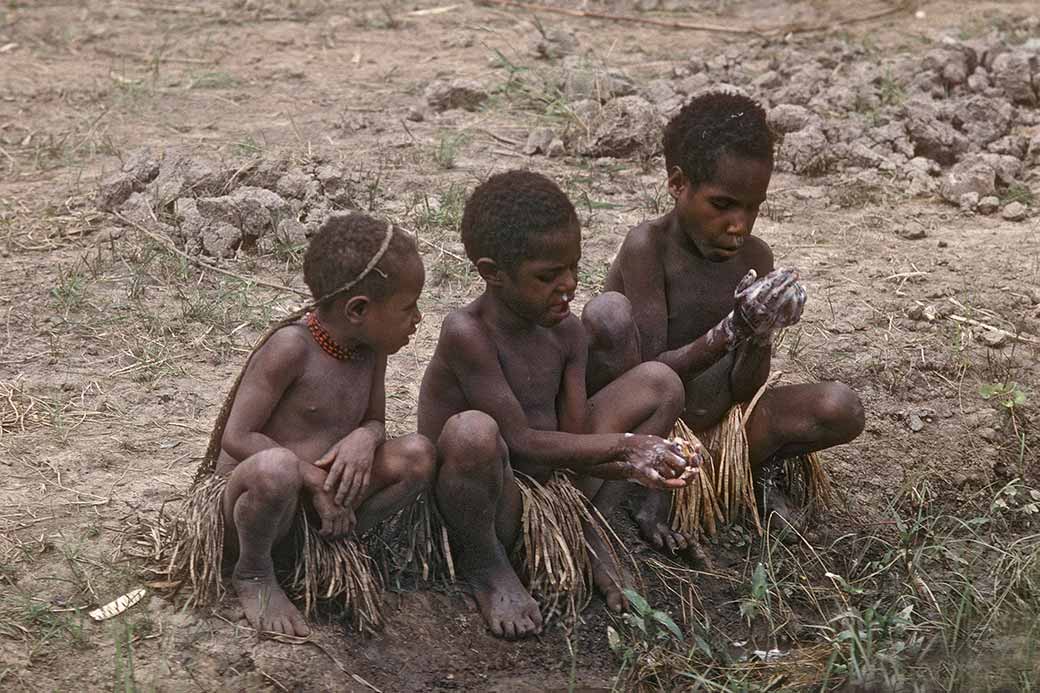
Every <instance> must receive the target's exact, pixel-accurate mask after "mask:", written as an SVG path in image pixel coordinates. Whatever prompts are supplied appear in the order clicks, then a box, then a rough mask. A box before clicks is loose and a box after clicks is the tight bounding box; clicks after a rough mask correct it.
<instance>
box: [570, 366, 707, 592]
mask: <svg viewBox="0 0 1040 693" xmlns="http://www.w3.org/2000/svg"><path fill="white" fill-rule="evenodd" d="M683 400H684V395H683V387H682V381H680V380H679V376H678V375H676V374H675V372H674V371H673V370H672V369H671V368H669V367H668V366H665V365H664V364H662V363H657V362H649V363H643V364H640V365H638V366H636V367H635V368H631V369H629V370H628V371H626V372H625V374H624V375H622V376H621V377H620V378H617V379H616V380H614V381H613V382H611V383H610V384H608V385H607V386H606V387H604V388H603V389H602V390H600V391H599V392H598V393H597V394H596V395H595V396H593V397H592V398H591V399H590V400H589V409H590V419H589V429H590V432H591V433H622V432H628V433H643V434H649V435H657V436H667V435H668V434H669V433H670V432H671V429H672V426H674V425H675V420H676V419H677V418H678V417H679V414H680V413H681V412H682V406H683ZM579 488H581V490H582V491H583V492H585V494H586V495H587V496H588V497H589V498H591V499H592V503H593V505H595V506H596V509H597V510H599V511H600V513H601V514H603V515H604V516H607V515H608V514H610V513H611V512H612V511H613V510H614V508H615V507H616V506H617V504H618V503H619V502H621V500H622V498H623V497H624V495H625V494H626V493H629V492H630V491H631V490H632V484H630V483H629V482H627V481H607V482H604V481H602V480H600V479H593V478H589V477H585V478H582V479H580V480H579ZM650 497H651V498H652V499H655V500H656V499H658V497H660V501H659V503H660V504H662V505H663V507H664V520H663V524H662V522H660V521H658V519H657V518H656V517H654V518H653V521H652V522H651V521H650V520H648V519H646V518H645V517H644V518H643V519H640V518H641V517H643V509H642V508H641V509H640V511H639V513H637V521H638V522H639V525H640V529H641V530H643V533H644V536H646V535H647V534H649V532H648V531H647V527H646V526H649V527H650V528H651V529H652V531H656V532H657V537H658V542H657V546H668V547H669V548H672V549H673V550H677V549H684V548H686V546H687V540H686V538H685V537H684V536H683V535H681V534H678V533H675V532H672V531H671V528H670V527H669V525H668V512H669V510H670V507H671V506H670V502H671V492H651V494H650ZM655 508H656V506H655ZM645 525H646V526H645ZM650 536H651V537H652V536H654V535H653V534H650ZM586 537H587V539H588V540H589V542H590V543H591V544H592V546H593V548H594V549H595V550H596V553H597V554H598V556H599V559H598V560H597V564H596V566H595V568H596V572H595V574H594V577H595V579H596V585H597V587H599V589H600V591H602V592H603V594H604V596H605V597H606V599H607V604H608V605H609V606H610V607H611V608H613V609H615V610H618V609H621V608H622V606H623V605H624V598H623V597H622V595H621V591H620V589H621V587H622V586H623V584H624V582H625V579H624V577H623V576H622V574H621V566H618V565H616V564H615V563H614V561H613V559H612V557H611V556H610V552H609V551H607V550H605V549H606V547H603V549H604V550H599V548H597V547H598V546H599V545H600V541H601V540H600V537H599V533H598V532H595V531H592V529H591V528H587V531H586ZM673 547H674V548H673Z"/></svg>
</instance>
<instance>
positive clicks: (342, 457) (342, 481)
mask: <svg viewBox="0 0 1040 693" xmlns="http://www.w3.org/2000/svg"><path fill="white" fill-rule="evenodd" d="M385 441H386V354H377V355H376V363H375V367H374V368H373V369H372V386H371V388H370V390H369V396H368V409H366V410H365V415H364V419H363V420H362V422H361V425H360V426H358V427H357V428H355V429H354V430H353V431H351V432H350V433H349V434H348V435H347V436H346V437H345V438H343V439H342V440H340V441H339V442H338V443H336V444H335V445H333V446H332V447H331V448H330V449H329V451H328V452H326V453H325V454H324V455H322V456H321V458H320V459H318V460H317V461H316V462H315V463H314V465H315V466H316V467H320V468H322V469H326V470H327V471H328V476H327V477H325V482H324V484H323V489H324V491H325V492H326V493H331V492H333V491H335V494H336V496H335V498H336V503H337V504H338V505H340V506H343V507H349V508H354V507H356V506H357V505H358V504H359V503H360V501H361V500H362V499H363V498H364V497H365V492H366V491H367V490H368V484H369V481H370V480H371V478H372V462H373V461H374V460H375V456H376V448H378V447H379V446H380V445H382V444H383V443H384V442H385Z"/></svg>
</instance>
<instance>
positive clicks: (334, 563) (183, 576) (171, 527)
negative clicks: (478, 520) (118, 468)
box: [156, 474, 451, 631]
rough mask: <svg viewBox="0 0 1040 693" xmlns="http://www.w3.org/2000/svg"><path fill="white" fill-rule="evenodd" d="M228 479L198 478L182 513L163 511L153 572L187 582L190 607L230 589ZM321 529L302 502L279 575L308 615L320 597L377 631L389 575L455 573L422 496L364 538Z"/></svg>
mask: <svg viewBox="0 0 1040 693" xmlns="http://www.w3.org/2000/svg"><path fill="white" fill-rule="evenodd" d="M227 482H228V478H227V477H221V476H217V475H215V474H211V475H208V476H205V477H202V478H200V479H199V480H198V481H196V483H195V484H193V485H192V487H191V489H190V490H189V492H188V496H187V498H186V499H185V501H184V505H183V507H182V508H181V510H180V512H179V513H177V514H176V515H173V516H167V515H165V514H164V515H163V516H161V517H160V521H159V531H158V535H159V540H160V545H161V546H160V549H159V551H158V556H159V557H160V559H161V563H160V566H159V570H157V571H156V572H159V573H161V574H162V575H163V576H164V577H165V579H166V580H167V581H168V583H169V584H170V585H171V586H173V587H175V589H177V590H178V591H179V590H181V589H184V588H188V592H189V596H188V599H187V604H188V605H189V606H205V605H208V604H214V603H217V602H219V601H220V600H221V599H222V598H223V596H224V594H225V592H226V587H225V585H224V581H223V573H224V566H225V558H226V556H225V554H224V532H225V527H224V511H223V503H224V489H225V488H226V486H227ZM319 529H320V527H318V526H315V525H314V524H313V522H312V521H311V518H309V517H308V516H307V513H306V511H305V510H304V507H303V505H302V504H301V505H300V506H299V508H298V510H297V513H296V518H295V521H294V523H293V528H292V530H291V533H290V537H289V541H290V542H291V546H292V552H293V554H294V555H293V556H292V560H291V565H290V566H289V567H288V569H287V570H284V571H280V574H279V582H280V584H281V585H282V587H283V588H284V589H285V590H286V593H287V594H288V595H289V597H290V598H291V599H293V600H294V601H297V602H302V605H303V613H304V616H305V617H310V616H311V615H313V613H314V610H315V607H316V606H317V605H318V603H319V602H327V603H333V604H336V605H338V606H340V607H342V608H343V609H344V610H346V611H347V612H349V613H350V615H351V619H352V621H353V625H354V627H355V628H356V629H358V630H362V631H371V630H375V629H377V628H378V627H379V626H381V625H382V623H383V616H382V608H381V607H382V599H381V597H382V591H383V584H384V582H385V580H386V579H387V578H388V577H390V576H391V575H394V576H396V575H399V574H400V573H401V572H403V571H405V570H407V569H411V570H414V571H417V572H419V573H420V574H421V575H422V577H423V578H424V579H429V578H431V577H432V576H434V575H441V574H443V573H445V572H450V571H451V557H450V552H449V551H448V550H447V534H446V532H445V531H444V530H443V528H442V526H441V525H440V522H439V521H438V519H437V517H436V513H431V512H430V503H429V502H427V500H426V498H425V497H421V498H420V499H419V500H417V501H416V502H415V503H413V504H412V505H411V506H409V507H407V508H405V509H404V510H402V511H401V512H400V513H398V514H397V515H395V516H394V517H392V518H390V519H389V520H387V521H386V522H384V523H382V525H380V526H379V527H377V528H375V529H373V530H372V531H371V532H369V533H368V534H367V535H366V537H365V539H364V541H360V540H359V539H358V538H357V537H354V536H351V537H348V538H345V539H336V540H333V541H330V540H328V539H326V538H325V537H323V536H321V535H320V534H319V533H318V530H319ZM405 537H407V540H406V541H402V539H404V538H405ZM372 554H375V555H376V556H377V557H378V558H379V559H380V560H379V561H378V562H377V561H375V560H373V558H372Z"/></svg>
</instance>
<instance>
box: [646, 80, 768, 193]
mask: <svg viewBox="0 0 1040 693" xmlns="http://www.w3.org/2000/svg"><path fill="white" fill-rule="evenodd" d="M775 139H776V138H775V136H774V135H773V131H772V130H771V129H770V128H769V124H768V122H766V112H765V110H764V109H763V108H762V107H761V106H760V105H759V104H758V103H757V102H755V101H754V100H752V99H749V98H748V97H746V96H740V95H739V94H733V93H730V92H724V91H713V92H708V93H707V94H702V95H701V96H698V97H697V98H695V99H692V100H691V101H690V102H689V103H687V104H686V105H685V106H683V107H682V110H680V111H679V112H678V113H677V114H676V115H675V117H673V118H672V119H671V120H670V121H668V125H666V126H665V128H664V165H665V167H666V169H667V172H668V175H671V172H672V170H673V169H674V168H675V167H676V166H678V167H679V168H680V169H682V172H683V173H685V174H686V177H687V178H689V179H690V182H691V183H693V184H694V185H697V184H698V183H703V182H705V181H710V180H712V179H713V178H714V177H715V173H716V167H717V166H718V163H719V159H721V158H722V157H723V156H724V155H726V154H735V155H737V156H741V157H746V158H748V159H754V160H757V161H768V162H769V163H770V164H772V163H773V144H774V143H775Z"/></svg>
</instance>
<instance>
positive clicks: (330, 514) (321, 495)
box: [311, 491, 357, 539]
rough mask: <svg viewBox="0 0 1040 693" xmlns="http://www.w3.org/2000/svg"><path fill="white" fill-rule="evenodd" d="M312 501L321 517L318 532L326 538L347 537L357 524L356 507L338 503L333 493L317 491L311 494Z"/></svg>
mask: <svg viewBox="0 0 1040 693" xmlns="http://www.w3.org/2000/svg"><path fill="white" fill-rule="evenodd" d="M311 502H313V503H314V509H315V510H316V511H317V512H318V517H320V518H321V529H320V530H319V531H318V534H320V535H321V536H323V537H325V538H326V539H339V538H340V537H345V536H347V535H348V534H350V532H351V531H352V530H353V529H354V525H356V524H357V516H356V515H355V514H354V509H353V508H350V507H344V506H343V505H341V504H340V503H338V502H337V501H336V498H335V496H333V495H332V494H331V493H328V492H326V491H316V492H314V494H312V496H311Z"/></svg>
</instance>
